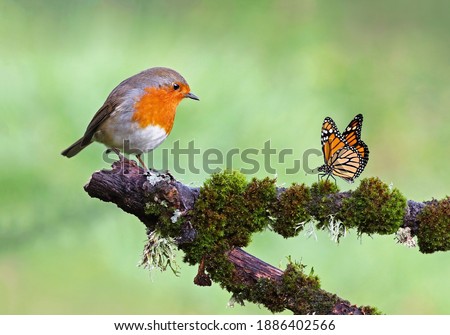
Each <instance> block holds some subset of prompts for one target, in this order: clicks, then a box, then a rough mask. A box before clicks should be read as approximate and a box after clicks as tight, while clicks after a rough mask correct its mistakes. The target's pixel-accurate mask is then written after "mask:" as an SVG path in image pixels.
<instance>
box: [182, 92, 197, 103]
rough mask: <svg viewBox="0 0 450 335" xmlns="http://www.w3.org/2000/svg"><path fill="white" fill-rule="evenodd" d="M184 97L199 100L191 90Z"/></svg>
mask: <svg viewBox="0 0 450 335" xmlns="http://www.w3.org/2000/svg"><path fill="white" fill-rule="evenodd" d="M184 97H185V98H189V99H193V100H199V101H200V99H199V98H198V96H196V95H195V94H194V93H191V92H189V93H188V94H186V95H185V96H184Z"/></svg>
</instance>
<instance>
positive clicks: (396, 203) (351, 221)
mask: <svg viewBox="0 0 450 335" xmlns="http://www.w3.org/2000/svg"><path fill="white" fill-rule="evenodd" d="M405 208H406V199H405V197H404V196H403V195H402V194H401V193H400V191H399V190H398V189H393V190H391V189H389V186H388V185H386V184H385V183H383V182H382V181H381V180H380V179H378V178H366V179H363V180H362V181H361V184H360V185H359V187H358V188H357V189H356V190H355V191H354V192H353V193H352V194H351V196H350V197H348V198H346V199H344V200H343V202H342V210H341V217H342V218H345V220H343V222H344V225H345V226H346V227H347V228H352V227H356V229H357V231H358V234H363V233H366V234H369V235H371V234H375V233H377V234H380V235H386V234H393V233H395V232H396V231H397V230H398V228H399V227H400V225H401V224H402V223H403V216H404V214H405Z"/></svg>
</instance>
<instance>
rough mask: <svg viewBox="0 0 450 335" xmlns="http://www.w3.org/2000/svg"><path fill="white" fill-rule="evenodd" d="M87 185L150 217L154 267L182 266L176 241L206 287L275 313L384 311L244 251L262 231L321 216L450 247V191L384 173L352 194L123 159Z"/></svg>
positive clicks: (429, 246) (339, 226)
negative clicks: (426, 194) (408, 189)
mask: <svg viewBox="0 0 450 335" xmlns="http://www.w3.org/2000/svg"><path fill="white" fill-rule="evenodd" d="M85 190H86V192H87V193H88V194H89V195H90V196H91V197H95V198H98V199H101V200H103V201H106V202H112V203H115V204H116V205H117V206H118V207H119V208H121V209H122V210H124V211H125V212H128V213H130V214H133V215H135V216H137V217H138V218H139V220H140V221H142V222H143V223H144V225H145V226H146V228H147V234H148V236H149V242H148V243H147V245H146V247H145V253H144V263H146V265H149V266H152V265H153V264H149V262H150V261H149V260H153V261H154V262H155V263H154V264H157V266H159V267H162V268H166V267H167V266H170V267H171V268H172V270H174V271H175V272H176V268H174V267H173V266H172V263H171V261H172V260H171V256H170V250H171V245H174V244H175V245H176V247H178V248H179V249H181V250H183V252H184V254H185V256H184V261H185V262H187V263H189V264H191V265H194V264H198V266H199V271H198V274H197V276H196V278H195V279H194V282H195V283H196V284H197V285H202V286H208V285H211V281H214V282H217V283H219V284H220V285H221V286H222V287H223V288H225V289H227V290H228V291H229V292H231V293H232V294H233V299H232V300H233V301H235V302H243V301H244V300H247V301H251V302H254V303H257V304H263V305H264V306H266V307H267V308H268V309H269V310H271V311H272V312H279V311H283V310H284V309H289V310H291V311H293V312H294V313H297V314H307V313H316V314H373V313H377V311H376V309H375V308H372V307H367V306H360V307H357V306H355V305H352V304H351V303H349V302H348V301H347V300H345V299H343V298H340V297H338V296H336V295H335V294H332V293H329V292H326V291H324V290H322V289H321V288H320V282H319V279H318V277H317V276H316V275H314V274H313V273H310V274H305V273H304V271H303V270H304V265H302V264H298V263H296V262H290V263H289V264H288V266H287V268H286V269H285V270H284V271H282V270H280V269H277V268H275V267H273V266H271V265H269V264H267V263H265V262H263V261H262V260H260V259H258V258H256V257H254V256H252V255H250V254H248V253H246V252H245V251H244V250H242V249H241V247H245V246H247V245H248V244H249V243H250V240H251V235H252V234H253V233H254V232H257V231H261V230H263V229H266V228H268V227H270V228H271V229H273V230H274V231H275V232H277V233H279V234H281V235H282V236H284V237H292V236H296V235H298V234H299V233H300V231H301V230H302V229H303V228H304V226H305V223H306V222H314V223H315V225H316V227H317V228H318V229H329V230H331V231H334V234H335V237H336V240H339V238H340V237H341V236H342V235H343V234H344V232H345V230H347V229H352V228H353V229H356V230H357V232H358V234H370V235H374V234H394V233H397V238H398V240H399V241H400V242H404V243H406V244H409V245H413V244H414V243H415V242H414V240H413V237H414V236H417V239H418V244H419V248H420V251H421V252H424V253H431V252H435V251H444V250H449V249H450V236H449V233H450V200H449V198H447V199H444V200H441V201H437V200H433V201H430V202H426V203H418V202H414V201H406V199H405V198H404V197H403V196H402V195H401V194H400V192H399V191H398V190H396V189H392V188H391V187H389V186H387V185H386V184H384V183H382V182H381V181H380V180H379V179H377V178H369V179H363V180H362V181H361V184H360V186H359V187H358V188H357V189H356V190H355V191H353V192H339V190H338V188H337V186H336V185H335V184H334V183H330V182H320V183H315V184H313V185H312V186H311V187H308V186H306V185H304V184H302V185H298V184H294V185H292V186H291V187H289V188H277V187H276V185H275V180H273V179H269V178H266V179H263V180H256V179H253V180H252V181H251V182H247V180H246V179H245V177H244V176H243V175H241V174H239V173H234V172H224V173H220V174H216V175H213V176H212V177H211V178H210V179H209V180H207V181H206V182H205V184H204V185H203V186H202V187H201V189H199V188H191V187H188V186H186V185H184V184H182V183H180V182H178V181H176V180H174V179H173V178H172V177H171V176H170V175H158V174H152V175H150V176H146V175H144V174H143V171H142V169H140V168H139V167H138V166H137V165H136V164H135V162H134V161H129V160H127V159H124V160H122V161H120V162H116V163H114V164H113V169H112V170H102V171H99V172H96V173H94V174H93V175H92V177H91V179H90V180H89V182H88V183H87V184H86V185H85ZM150 236H151V238H150ZM157 248H159V249H157Z"/></svg>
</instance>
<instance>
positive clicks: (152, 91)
mask: <svg viewBox="0 0 450 335" xmlns="http://www.w3.org/2000/svg"><path fill="white" fill-rule="evenodd" d="M145 91H146V93H145V94H144V95H143V96H142V97H141V99H140V100H139V101H137V102H136V103H135V104H134V109H135V112H134V114H133V117H132V119H133V121H136V122H138V123H139V125H140V126H141V127H142V128H146V127H148V126H160V127H161V128H163V129H164V130H165V131H166V133H167V134H168V133H170V131H171V130H172V126H173V121H174V119H175V112H176V109H177V106H178V104H179V103H180V101H181V99H182V97H181V96H178V95H175V94H173V92H171V91H170V90H167V89H164V88H155V87H148V88H146V89H145Z"/></svg>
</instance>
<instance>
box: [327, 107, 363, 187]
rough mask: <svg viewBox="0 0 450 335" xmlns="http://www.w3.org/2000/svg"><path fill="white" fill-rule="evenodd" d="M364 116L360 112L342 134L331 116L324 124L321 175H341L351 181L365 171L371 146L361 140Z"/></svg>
mask: <svg viewBox="0 0 450 335" xmlns="http://www.w3.org/2000/svg"><path fill="white" fill-rule="evenodd" d="M362 120H363V116H362V115H361V114H358V115H356V116H355V118H354V119H353V120H352V121H351V122H350V124H349V125H348V126H347V128H346V129H345V131H344V132H343V133H342V135H341V134H340V132H339V130H338V129H337V126H336V124H335V123H334V121H333V119H331V118H330V117H327V118H325V120H324V121H323V125H322V132H321V144H322V152H323V155H324V161H325V164H324V165H322V166H321V167H319V169H318V170H319V171H320V172H322V174H321V176H322V177H325V176H327V178H328V177H330V176H331V177H332V178H334V176H337V177H340V178H342V179H344V180H345V181H347V182H349V183H353V181H354V180H355V178H357V177H359V175H360V174H361V173H362V172H363V170H364V168H365V167H366V165H367V162H368V160H369V148H368V147H367V145H366V144H365V143H364V142H363V141H362V140H361V128H362Z"/></svg>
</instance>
